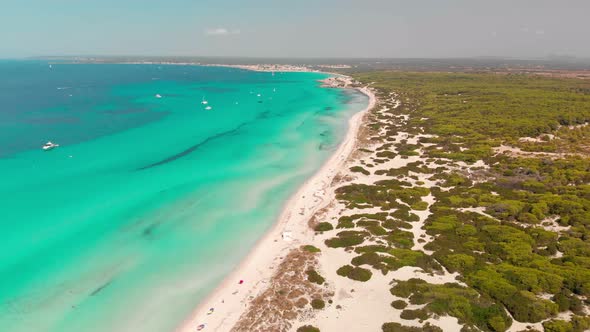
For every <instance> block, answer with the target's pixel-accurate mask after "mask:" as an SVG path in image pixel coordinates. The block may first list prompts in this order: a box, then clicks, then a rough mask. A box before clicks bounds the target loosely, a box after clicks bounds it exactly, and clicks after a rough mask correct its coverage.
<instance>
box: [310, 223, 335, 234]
mask: <svg viewBox="0 0 590 332" xmlns="http://www.w3.org/2000/svg"><path fill="white" fill-rule="evenodd" d="M333 229H334V226H332V224H330V223H329V222H321V223H319V224H317V225H316V226H315V228H314V230H315V231H316V232H327V231H331V230H333Z"/></svg>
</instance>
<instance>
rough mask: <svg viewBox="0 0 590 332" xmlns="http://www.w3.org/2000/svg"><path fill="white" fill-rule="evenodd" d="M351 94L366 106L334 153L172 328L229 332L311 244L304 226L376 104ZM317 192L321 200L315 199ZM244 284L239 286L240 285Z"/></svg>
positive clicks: (367, 92)
mask: <svg viewBox="0 0 590 332" xmlns="http://www.w3.org/2000/svg"><path fill="white" fill-rule="evenodd" d="M249 70H253V69H249ZM330 74H331V75H338V76H342V75H339V74H333V73H330ZM324 87H326V86H324ZM331 87H333V88H334V87H339V86H331ZM345 88H351V87H345ZM354 89H356V90H357V91H359V92H361V93H363V94H364V95H366V96H368V97H369V104H368V105H367V107H366V108H364V109H363V110H361V111H359V112H357V113H355V114H354V115H353V116H352V117H351V118H350V119H349V120H348V130H347V133H346V136H345V137H344V140H343V141H342V142H341V143H340V145H339V146H338V148H337V149H336V151H334V153H333V154H332V155H331V156H330V158H329V159H328V160H327V161H326V162H325V163H324V164H323V165H322V166H321V168H320V169H319V170H318V171H317V172H316V173H315V174H314V175H312V176H311V177H310V178H309V179H308V180H306V181H305V182H304V183H303V184H302V185H301V186H300V187H299V188H298V189H297V191H296V192H295V193H294V194H293V195H292V196H291V197H290V198H289V199H288V200H287V202H286V203H285V204H284V206H283V208H282V210H281V214H280V216H279V218H278V219H277V220H276V222H275V223H274V224H273V225H272V226H271V228H270V229H269V230H268V231H267V232H266V233H265V234H264V235H263V236H262V238H261V239H260V240H258V241H257V243H256V245H255V246H254V247H253V248H252V249H251V250H250V252H249V253H248V255H247V256H246V257H245V258H244V259H243V260H242V261H241V262H240V264H239V265H238V266H236V267H235V268H234V269H233V270H232V272H230V274H229V275H228V276H227V277H225V278H224V280H223V281H222V282H221V283H220V284H219V285H218V286H217V287H216V288H215V289H213V290H212V291H211V292H210V293H209V295H207V297H205V298H204V299H203V300H202V301H201V303H200V304H199V305H198V306H197V307H196V309H195V310H194V311H193V312H192V313H191V314H190V315H189V317H187V318H186V319H185V320H184V321H183V322H182V323H181V324H180V325H179V326H178V327H177V328H176V329H175V331H176V332H189V331H191V332H192V331H195V329H196V328H197V327H198V326H199V325H201V324H204V325H205V328H204V329H203V331H229V330H231V328H233V326H234V325H235V324H236V323H237V322H238V320H239V318H240V316H241V315H242V313H243V312H245V310H246V308H247V307H248V303H249V302H250V301H251V300H252V299H254V298H255V297H256V295H257V294H259V293H260V292H261V291H263V290H264V289H265V288H266V287H265V286H266V285H267V283H268V281H269V280H270V279H271V278H272V276H273V274H274V268H275V267H276V266H278V264H280V263H281V261H282V259H283V257H284V256H285V255H286V254H288V253H289V252H290V251H291V250H292V249H294V248H297V247H299V246H301V245H305V244H308V243H309V242H310V241H311V239H312V237H313V234H314V232H313V230H311V229H310V228H309V226H308V221H309V220H310V219H311V218H312V217H313V216H314V215H315V213H316V212H317V211H318V210H320V209H321V208H323V207H325V206H326V205H328V204H329V203H330V202H331V201H332V200H331V197H330V196H329V195H327V194H328V193H329V189H330V187H331V183H332V180H333V178H334V177H335V176H336V175H337V174H338V173H339V172H340V171H341V170H342V167H344V165H345V163H346V161H347V160H348V158H349V157H350V155H351V154H352V152H353V150H354V147H355V146H356V144H357V140H358V132H359V130H360V126H361V124H362V122H363V119H364V118H365V116H366V114H367V113H368V112H369V111H370V110H371V109H373V108H374V107H375V105H376V103H377V100H376V96H375V94H374V93H373V92H372V91H371V89H370V88H368V87H356V88H354ZM318 193H320V195H319V196H316V195H317V194H318ZM242 280H243V283H242V284H240V281H242ZM211 308H213V309H214V311H213V312H211V310H210V309H211Z"/></svg>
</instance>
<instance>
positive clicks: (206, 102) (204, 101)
mask: <svg viewBox="0 0 590 332" xmlns="http://www.w3.org/2000/svg"><path fill="white" fill-rule="evenodd" d="M208 103H209V102H208V101H206V100H205V96H203V100H202V101H201V104H203V105H207V104H208Z"/></svg>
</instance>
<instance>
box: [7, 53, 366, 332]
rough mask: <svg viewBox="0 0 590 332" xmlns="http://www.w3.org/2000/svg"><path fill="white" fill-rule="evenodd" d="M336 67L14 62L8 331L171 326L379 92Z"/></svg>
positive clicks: (10, 74) (10, 79)
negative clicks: (345, 82) (338, 85)
mask: <svg viewBox="0 0 590 332" xmlns="http://www.w3.org/2000/svg"><path fill="white" fill-rule="evenodd" d="M323 77H325V75H323V74H312V73H277V74H276V75H274V76H273V75H271V74H270V73H255V72H247V71H242V70H235V69H228V68H209V67H186V66H154V65H151V66H148V65H142V66H131V65H127V66H123V65H65V64H59V65H53V66H52V68H49V67H48V65H47V64H46V63H39V62H0V91H3V92H0V103H2V105H4V107H5V109H4V110H2V111H1V113H0V129H1V130H0V141H2V142H5V144H4V147H2V148H0V174H2V179H1V180H2V181H1V183H2V185H1V186H0V207H1V211H2V216H1V218H0V231H1V234H2V242H0V331H17V332H18V331H27V332H28V331H60V332H61V331H65V332H69V331H139V330H141V331H168V330H172V329H173V328H174V327H175V326H176V325H177V324H178V323H179V322H181V321H182V320H183V319H184V318H185V317H186V316H187V315H188V314H189V313H190V312H191V311H192V309H194V307H195V306H196V305H197V304H198V303H199V300H200V299H202V298H203V297H204V296H206V295H207V292H208V291H210V290H211V289H212V288H214V287H215V286H216V285H217V284H218V283H219V282H221V280H222V279H223V277H224V276H225V275H226V274H227V273H229V271H230V270H231V269H232V268H233V267H234V266H235V265H237V263H238V262H239V260H240V259H241V258H243V257H244V256H245V255H246V254H247V252H248V250H249V249H250V248H251V247H252V246H253V245H254V243H255V242H256V240H258V239H259V238H260V237H261V236H262V235H263V234H264V232H265V231H266V230H267V229H268V228H269V227H270V226H271V225H272V223H273V222H274V221H275V219H276V217H277V216H278V214H279V212H280V209H281V207H282V205H283V204H284V203H285V201H286V200H287V199H288V197H289V196H290V195H291V194H292V193H294V191H295V190H296V189H297V187H298V186H299V185H300V184H302V183H303V181H304V180H305V179H306V178H308V177H309V176H310V175H311V174H313V173H314V172H315V171H316V170H318V169H319V167H320V166H321V164H322V163H323V161H325V160H326V159H327V158H328V157H329V155H330V154H331V153H332V152H333V151H334V149H335V148H336V146H337V145H338V143H339V142H340V141H341V140H342V139H343V137H344V135H345V132H346V129H347V120H348V119H349V118H350V116H351V115H352V114H353V113H354V112H356V111H359V110H361V109H362V108H364V107H365V106H366V104H367V102H368V101H367V98H366V97H365V96H363V95H360V94H358V93H356V92H352V91H344V90H337V89H324V88H320V87H319V83H318V82H317V80H318V79H321V78H323ZM156 94H160V95H161V96H162V98H156V97H155V95H156ZM258 94H260V96H258ZM203 97H205V98H206V99H207V100H208V102H209V105H211V106H212V110H205V109H204V105H202V104H201V100H202V98H203ZM39 99H41V100H39ZM47 140H55V142H57V143H59V144H60V145H61V146H60V147H59V148H57V149H55V150H52V151H47V152H45V151H42V150H41V149H40V146H41V145H42V144H43V143H45V141H47Z"/></svg>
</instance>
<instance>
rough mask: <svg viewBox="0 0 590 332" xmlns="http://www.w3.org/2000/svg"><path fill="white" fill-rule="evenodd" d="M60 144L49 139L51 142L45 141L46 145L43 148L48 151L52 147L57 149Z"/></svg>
mask: <svg viewBox="0 0 590 332" xmlns="http://www.w3.org/2000/svg"><path fill="white" fill-rule="evenodd" d="M58 146H59V144H55V143H52V142H51V141H49V142H47V143H45V145H43V150H45V151H48V150H51V149H55V148H57V147H58Z"/></svg>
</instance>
